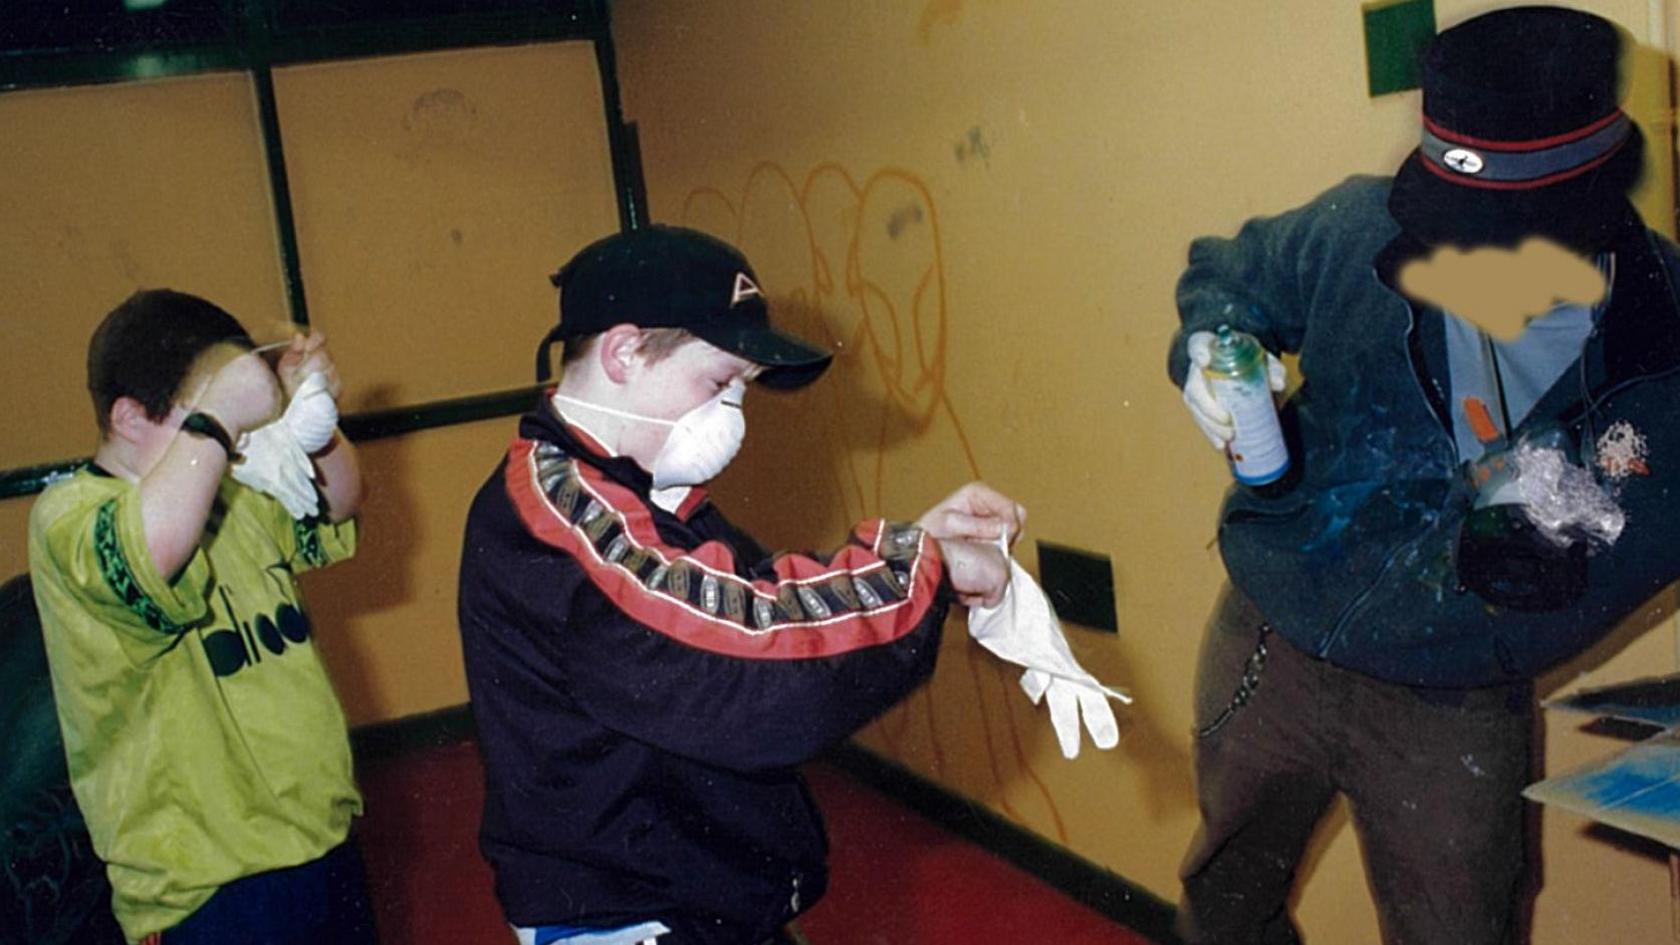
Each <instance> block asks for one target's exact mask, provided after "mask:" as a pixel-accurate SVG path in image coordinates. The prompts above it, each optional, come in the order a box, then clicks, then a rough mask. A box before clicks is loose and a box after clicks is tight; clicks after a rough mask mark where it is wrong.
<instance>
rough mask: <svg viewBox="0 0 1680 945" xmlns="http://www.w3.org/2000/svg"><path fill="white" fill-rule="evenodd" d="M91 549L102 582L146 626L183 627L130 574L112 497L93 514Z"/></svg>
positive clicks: (169, 629) (176, 630)
mask: <svg viewBox="0 0 1680 945" xmlns="http://www.w3.org/2000/svg"><path fill="white" fill-rule="evenodd" d="M93 550H94V553H95V554H96V555H98V557H99V573H100V574H101V575H103V576H104V578H105V584H106V585H107V586H109V587H110V588H111V591H112V593H114V594H116V595H117V598H118V599H119V600H121V601H122V602H123V606H125V607H127V608H128V609H129V610H131V611H133V612H134V613H135V615H136V616H138V617H139V618H140V619H141V620H144V621H145V622H146V626H148V627H151V628H152V629H153V630H156V631H158V632H159V633H180V632H181V631H183V630H185V629H186V628H185V627H183V626H181V625H180V624H177V623H175V622H174V621H173V620H170V619H169V618H168V617H167V616H166V615H165V614H164V612H163V608H162V607H159V606H158V604H157V602H156V601H154V600H152V599H151V598H150V597H148V596H146V592H145V591H144V590H143V589H141V587H140V582H139V580H138V579H136V578H135V576H134V571H133V570H131V569H130V568H129V566H128V558H127V557H125V556H124V555H123V549H122V542H121V541H120V540H118V538H117V500H116V499H110V500H108V501H107V502H106V503H105V504H104V505H101V506H100V507H99V513H98V514H97V515H95V516H94V519H93Z"/></svg>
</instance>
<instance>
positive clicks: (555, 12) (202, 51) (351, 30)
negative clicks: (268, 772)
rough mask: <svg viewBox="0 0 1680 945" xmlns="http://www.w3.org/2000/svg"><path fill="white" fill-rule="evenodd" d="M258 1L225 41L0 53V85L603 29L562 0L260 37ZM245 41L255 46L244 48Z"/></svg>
mask: <svg viewBox="0 0 1680 945" xmlns="http://www.w3.org/2000/svg"><path fill="white" fill-rule="evenodd" d="M258 6H260V5H253V8H251V9H249V13H248V15H249V17H250V19H249V20H247V23H246V27H245V30H246V35H245V36H244V37H242V38H241V39H237V40H229V41H227V42H225V43H193V44H181V45H158V46H146V47H131V48H122V49H103V50H101V49H46V50H27V51H20V52H7V53H0V92H11V91H21V90H24V89H39V88H56V87H60V86H71V85H94V84H99V83H104V82H127V81H134V80H140V79H159V78H166V77H171V76H185V75H198V74H200V73H205V72H231V71H241V70H251V69H254V68H257V67H260V66H262V65H263V64H265V63H266V64H267V65H269V66H271V67H280V66H287V65H295V64H301V63H309V62H323V61H327V60H332V59H362V58H370V57H375V56H395V55H403V54H406V53H418V52H435V51H440V50H446V49H465V48H470V47H475V46H506V45H518V44H525V43H540V42H553V41H558V40H572V39H577V40H584V39H588V40H593V39H595V38H597V37H598V36H601V35H603V34H604V32H605V30H606V26H605V13H604V11H603V10H601V9H599V8H598V7H599V0H569V2H555V3H551V4H549V7H550V8H549V9H544V10H541V11H511V12H495V13H466V14H456V15H450V16H433V17H426V18H421V19H413V20H395V21H391V22H386V23H378V24H374V25H367V26H337V27H320V28H316V29H309V30H296V31H291V32H273V33H270V34H267V35H266V37H265V36H264V35H263V34H264V32H265V29H266V27H262V26H258V25H255V24H254V23H253V21H265V17H266V14H265V12H264V11H263V10H261V9H256V8H254V7H258ZM253 43H255V44H257V46H258V48H255V49H254V48H252V44H253ZM264 43H266V46H264V45H263V44H264Z"/></svg>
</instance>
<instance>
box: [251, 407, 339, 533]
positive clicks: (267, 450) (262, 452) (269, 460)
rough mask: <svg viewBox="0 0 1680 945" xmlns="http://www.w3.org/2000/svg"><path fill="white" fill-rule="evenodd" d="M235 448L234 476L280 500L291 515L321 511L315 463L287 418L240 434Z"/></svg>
mask: <svg viewBox="0 0 1680 945" xmlns="http://www.w3.org/2000/svg"><path fill="white" fill-rule="evenodd" d="M236 451H237V452H238V453H239V454H240V458H239V461H238V462H236V463H234V464H233V468H232V473H233V478H234V479H237V480H238V481H240V482H242V483H244V484H245V485H247V486H250V487H251V488H253V489H255V490H257V491H258V492H262V493H266V494H268V495H271V496H273V497H274V498H276V499H279V500H280V504H281V505H284V506H285V507H286V511H287V512H289V513H291V516H292V518H297V519H302V518H308V517H309V516H311V515H315V514H316V513H318V512H319V511H320V510H321V505H320V496H319V494H318V493H316V491H315V464H314V463H312V462H310V461H309V454H308V453H306V452H304V449H303V446H302V445H301V444H299V443H298V440H297V437H296V436H295V435H294V434H293V433H292V431H291V428H290V427H289V426H288V425H287V424H286V422H285V420H284V419H281V420H276V421H274V422H273V423H268V424H264V425H263V426H260V427H257V428H256V429H255V430H251V431H249V432H247V433H242V434H240V436H239V444H238V446H237V447H236Z"/></svg>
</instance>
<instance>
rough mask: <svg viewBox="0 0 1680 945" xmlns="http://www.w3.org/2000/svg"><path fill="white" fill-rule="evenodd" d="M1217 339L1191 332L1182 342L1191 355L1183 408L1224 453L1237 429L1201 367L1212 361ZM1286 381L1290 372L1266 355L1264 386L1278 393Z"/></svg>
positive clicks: (1210, 335)
mask: <svg viewBox="0 0 1680 945" xmlns="http://www.w3.org/2000/svg"><path fill="white" fill-rule="evenodd" d="M1217 337H1218V336H1217V335H1215V334H1214V333H1213V332H1211V331H1198V332H1193V333H1191V335H1190V337H1189V338H1188V339H1186V340H1185V342H1184V351H1185V353H1186V354H1188V355H1189V356H1190V373H1189V374H1187V375H1185V378H1184V406H1186V407H1188V408H1190V418H1191V419H1193V420H1195V421H1196V426H1198V427H1201V428H1202V433H1203V435H1205V436H1206V437H1207V438H1208V442H1209V443H1212V444H1213V448H1214V449H1216V450H1219V451H1220V452H1224V451H1225V448H1226V447H1228V446H1230V445H1231V440H1232V439H1233V438H1235V437H1236V435H1237V429H1236V427H1235V426H1233V425H1232V423H1231V412H1230V411H1229V410H1226V409H1225V408H1224V407H1222V406H1220V404H1219V401H1218V400H1216V399H1215V398H1214V396H1213V390H1212V388H1210V387H1208V382H1207V376H1206V375H1204V374H1203V373H1202V368H1205V367H1207V366H1208V362H1209V361H1211V360H1212V359H1213V354H1212V350H1211V349H1212V348H1213V342H1214V339H1215V338H1217ZM1288 380H1289V369H1288V368H1285V367H1284V366H1283V362H1282V361H1279V360H1278V359H1277V356H1276V355H1273V354H1272V353H1271V352H1270V351H1268V352H1266V383H1267V384H1268V385H1269V386H1270V387H1271V388H1272V390H1273V391H1274V392H1277V391H1281V390H1283V388H1284V384H1285V383H1286V382H1287V381H1288Z"/></svg>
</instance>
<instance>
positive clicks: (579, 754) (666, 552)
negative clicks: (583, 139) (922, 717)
mask: <svg viewBox="0 0 1680 945" xmlns="http://www.w3.org/2000/svg"><path fill="white" fill-rule="evenodd" d="M650 487H651V483H650V481H649V477H648V474H647V473H646V472H645V471H643V470H642V469H641V468H640V467H639V466H638V465H637V464H636V463H635V462H634V461H632V460H630V459H627V458H614V457H610V456H608V455H607V454H606V452H605V451H604V450H603V449H601V448H600V446H599V445H598V444H595V443H594V442H593V441H592V440H589V439H588V438H587V436H586V435H585V434H582V433H580V432H574V430H573V429H572V428H569V427H568V426H566V425H565V424H564V423H562V422H561V421H560V419H559V418H558V417H556V416H555V415H554V413H553V412H552V411H551V410H550V409H549V408H548V406H547V405H546V404H544V405H543V406H542V407H541V408H540V409H539V410H537V411H536V412H534V413H532V414H529V415H527V416H526V417H525V418H524V419H523V421H522V422H521V425H520V436H519V438H518V439H517V440H515V441H514V443H513V446H512V448H511V449H510V450H509V451H508V455H507V458H506V459H505V460H504V462H503V464H502V466H501V467H500V468H498V469H497V470H496V472H495V473H494V474H492V475H491V477H490V479H489V481H487V482H486V483H485V484H484V487H483V488H482V489H481V490H480V491H479V493H478V496H477V498H476V499H475V501H474V502H473V505H472V509H471V511H470V513H469V514H468V518H467V529H466V541H465V547H464V551H463V557H462V563H461V581H460V600H459V606H460V622H461V636H462V643H463V647H464V651H465V658H466V668H467V678H468V683H469V686H470V689H471V695H472V702H473V714H474V718H475V719H476V720H477V724H478V732H479V744H480V748H481V751H482V753H483V757H484V761H485V767H486V781H487V784H486V787H487V790H486V798H485V810H484V822H483V827H482V835H481V842H482V847H483V850H484V853H485V855H486V857H487V858H488V859H489V860H490V863H491V865H492V866H493V867H494V869H495V873H496V889H497V894H498V896H499V898H500V900H501V903H502V907H503V910H504V911H505V913H506V915H507V918H508V920H509V921H511V922H513V923H515V924H518V925H537V924H548V923H566V924H587V925H612V924H622V923H623V922H626V921H636V920H643V919H667V920H668V919H669V918H671V917H675V918H677V919H678V920H679V922H675V923H674V922H671V921H667V924H670V925H673V928H687V927H694V926H696V925H698V926H699V927H701V928H704V929H707V930H708V931H707V932H705V933H703V934H702V935H701V937H698V938H691V937H684V936H682V935H678V936H677V937H676V938H675V939H673V942H674V945H681V943H683V942H687V941H697V942H700V941H703V942H706V943H712V942H716V943H725V942H728V943H734V945H739V943H742V942H754V941H759V940H762V939H764V938H767V937H768V936H769V935H770V933H771V932H772V931H773V930H775V929H776V928H777V927H779V926H780V925H781V924H783V923H785V922H786V921H787V919H789V918H790V917H792V916H794V915H795V914H797V913H799V912H800V911H802V910H803V909H805V908H807V907H809V906H810V904H811V903H812V902H814V901H815V900H816V899H817V897H818V896H820V895H821V894H822V892H823V889H824V886H825V884H826V870H825V866H824V859H825V856H826V851H827V841H826V838H825V836H824V833H823V830H822V826H821V821H820V819H819V817H818V814H817V811H816V809H815V808H814V807H813V806H812V803H811V799H810V796H809V794H808V793H807V790H806V788H805V785H804V782H803V780H802V779H801V778H800V776H799V774H798V772H797V770H796V769H795V767H794V766H795V765H798V764H800V763H802V762H804V761H807V760H809V759H811V758H813V757H815V756H816V755H818V754H820V753H821V752H822V751H823V750H824V749H826V748H828V747H830V746H832V745H834V744H835V743H837V742H838V741H840V740H841V739H843V738H845V737H846V736H847V735H849V734H851V733H852V732H853V731H855V730H856V729H857V728H859V727H860V726H862V725H863V724H865V723H866V722H867V721H868V720H870V719H871V718H873V717H874V716H876V715H877V714H879V713H880V712H882V711H883V710H885V709H886V708H888V707H889V706H890V705H892V704H893V703H894V702H896V701H898V700H899V699H900V698H902V697H903V696H904V695H905V694H906V693H907V692H909V691H910V690H911V689H912V688H914V687H915V686H916V685H918V684H920V683H921V682H923V681H924V680H925V679H926V678H927V677H928V676H929V674H930V673H931V672H932V669H933V664H934V659H935V656H936V654H937V651H938V644H939V635H940V628H941V624H942V623H943V621H944V616H945V612H946V609H947V606H948V603H949V598H950V592H949V589H948V585H947V584H946V582H945V580H944V572H943V566H942V563H941V561H940V558H939V554H938V550H937V545H936V543H935V542H934V541H933V540H932V539H929V538H927V537H926V536H925V535H924V534H923V533H922V532H921V530H920V529H917V528H915V527H913V526H903V525H892V524H889V523H887V522H884V521H875V522H866V523H864V524H862V525H859V526H858V527H857V529H856V530H855V532H854V533H853V535H852V536H851V540H850V542H849V543H848V544H846V545H845V546H843V547H842V548H841V549H840V550H839V551H837V552H835V553H834V554H833V555H830V556H822V557H819V556H815V555H799V554H784V555H776V556H770V555H767V554H765V553H764V551H763V550H762V549H760V548H759V547H758V545H757V544H756V543H755V542H754V541H753V540H752V539H751V538H749V537H748V536H746V535H745V534H743V533H742V532H740V531H739V530H737V529H736V528H734V527H733V526H732V525H731V524H730V523H729V522H728V521H727V520H725V519H724V517H723V515H722V514H721V513H720V512H719V511H718V510H717V509H716V507H715V506H714V505H712V503H711V502H710V501H709V500H708V499H707V498H706V496H705V494H704V492H703V491H701V490H698V489H696V490H694V492H693V493H691V494H690V495H689V497H688V498H687V499H686V500H685V501H684V502H683V504H682V505H681V506H680V507H679V508H678V509H677V510H676V512H675V513H674V514H673V513H670V512H666V511H665V510H663V509H661V508H658V507H656V506H655V505H654V504H653V503H652V502H651V501H650V499H649V490H650ZM714 933H715V934H714ZM661 941H664V940H663V939H662V940H661Z"/></svg>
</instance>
